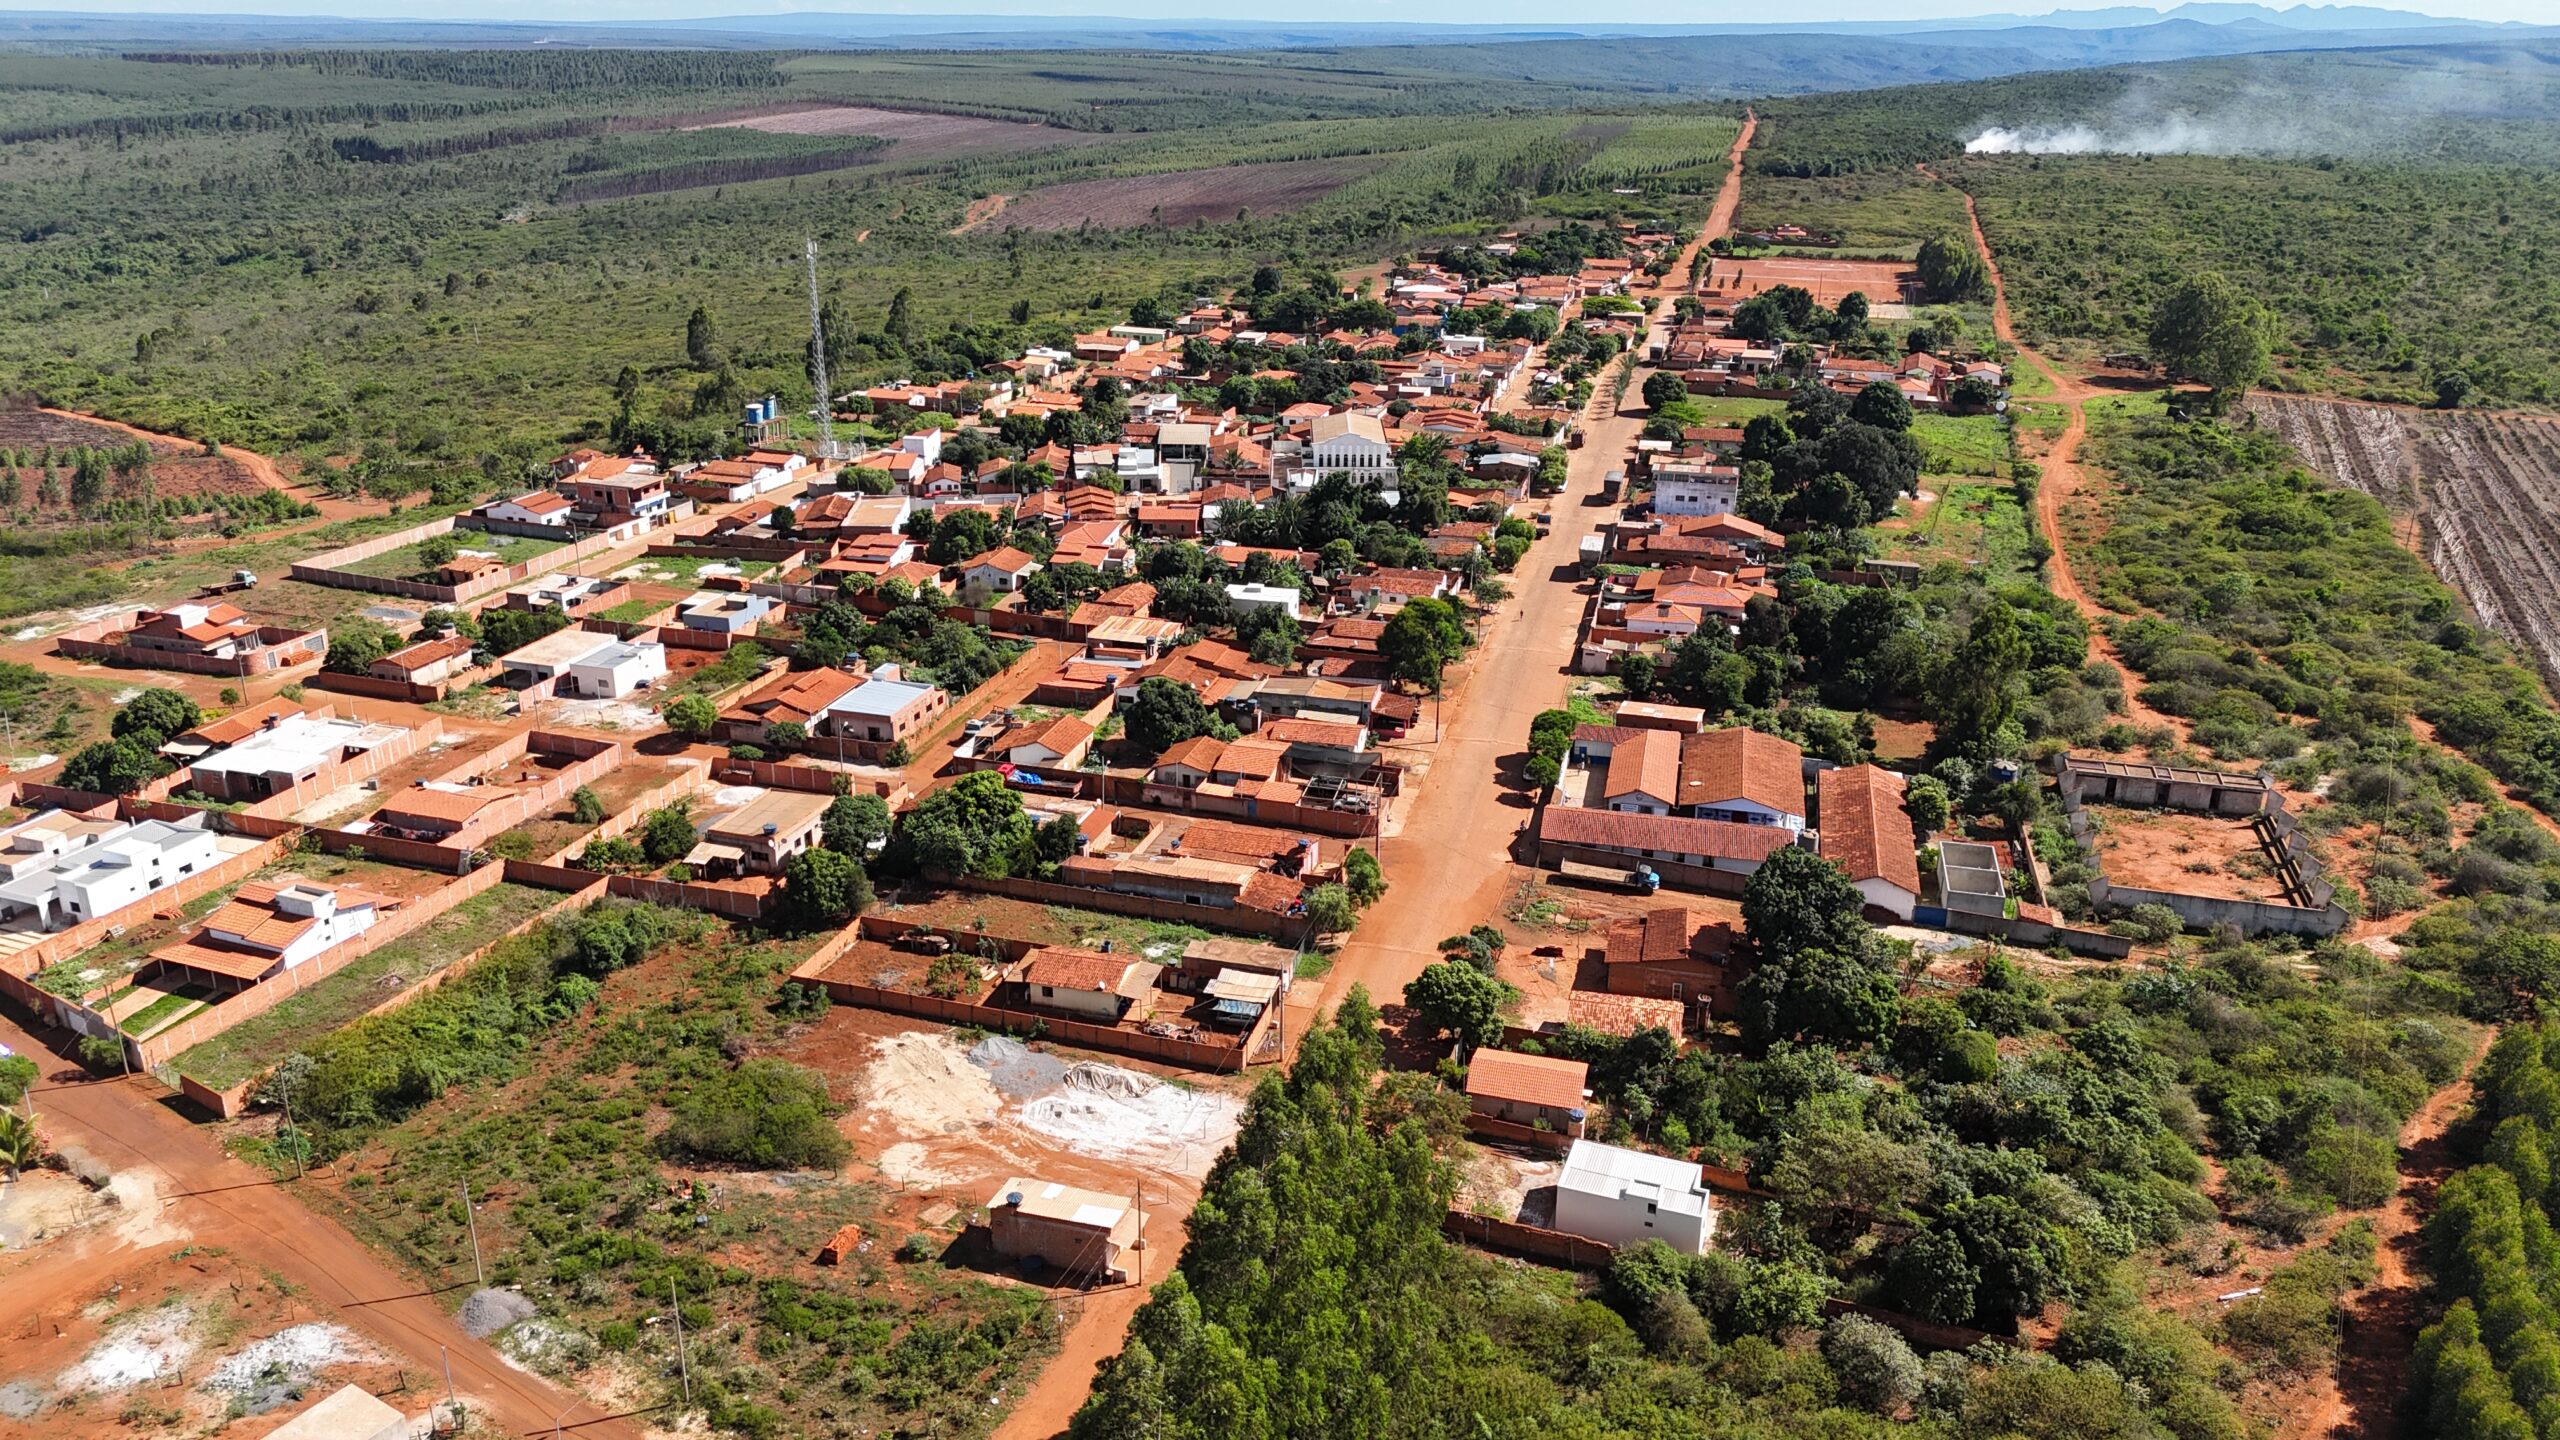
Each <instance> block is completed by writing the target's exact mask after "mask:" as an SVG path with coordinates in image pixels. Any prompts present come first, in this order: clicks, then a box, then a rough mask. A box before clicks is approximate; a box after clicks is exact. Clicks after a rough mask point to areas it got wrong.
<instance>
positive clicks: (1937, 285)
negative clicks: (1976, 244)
mask: <svg viewBox="0 0 2560 1440" xmlns="http://www.w3.org/2000/svg"><path fill="white" fill-rule="evenodd" d="M1918 268H1919V271H1920V288H1921V290H1922V292H1923V293H1924V294H1925V295H1926V296H1927V297H1928V299H1929V301H1930V302H1931V303H1933V304H1938V305H1951V304H1955V303H1956V302H1958V301H1963V300H1979V299H1981V298H1982V297H1984V296H1985V295H1988V294H1989V293H1991V267H1990V266H1989V265H1987V264H1985V263H1984V262H1983V259H1982V252H1981V251H1979V250H1976V249H1974V248H1973V242H1972V241H1971V240H1969V239H1967V238H1966V237H1964V236H1962V235H1955V234H1945V235H1932V236H1930V237H1929V238H1928V239H1926V240H1923V241H1921V242H1920V255H1919V260H1918Z"/></svg>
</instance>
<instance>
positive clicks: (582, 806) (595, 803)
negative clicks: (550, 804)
mask: <svg viewBox="0 0 2560 1440" xmlns="http://www.w3.org/2000/svg"><path fill="white" fill-rule="evenodd" d="M569 818H570V819H572V820H575V821H577V822H578V823H579V824H581V825H595V824H600V823H602V821H603V820H604V800H603V799H602V797H600V796H598V795H597V794H596V792H595V791H593V790H590V789H588V788H587V787H586V786H584V785H581V786H579V787H578V788H577V789H575V790H572V791H570V792H569Z"/></svg>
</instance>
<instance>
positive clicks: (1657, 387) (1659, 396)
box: [1643, 370, 1689, 410]
mask: <svg viewBox="0 0 2560 1440" xmlns="http://www.w3.org/2000/svg"><path fill="white" fill-rule="evenodd" d="M1643 395H1644V405H1645V408H1646V409H1648V410H1659V409H1661V408H1662V407H1663V406H1665V405H1669V404H1671V403H1673V402H1675V401H1679V400H1686V399H1688V398H1689V382H1688V381H1686V380H1684V379H1682V378H1681V377H1679V376H1678V375H1675V374H1673V373H1672V372H1670V371H1668V370H1656V371H1654V372H1653V373H1652V374H1650V375H1647V376H1646V377H1644V390H1643Z"/></svg>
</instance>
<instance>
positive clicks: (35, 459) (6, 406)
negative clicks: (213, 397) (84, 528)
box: [0, 399, 267, 519]
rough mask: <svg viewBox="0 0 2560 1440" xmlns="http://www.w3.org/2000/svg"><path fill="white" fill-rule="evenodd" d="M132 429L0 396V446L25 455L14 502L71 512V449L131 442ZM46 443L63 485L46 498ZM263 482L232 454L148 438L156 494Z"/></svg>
mask: <svg viewBox="0 0 2560 1440" xmlns="http://www.w3.org/2000/svg"><path fill="white" fill-rule="evenodd" d="M134 435H135V432H133V431H130V430H126V429H122V428H120V427H118V426H114V425H106V424H101V423H99V422H97V421H94V420H84V419H81V418H79V417H77V416H72V415H62V414H57V413H55V412H52V411H47V410H39V409H37V408H35V407H34V406H33V405H30V404H28V403H26V402H25V401H23V400H17V399H9V400H0V450H12V451H18V452H21V453H23V454H25V455H26V456H27V457H28V462H27V463H26V464H25V465H22V466H21V467H20V471H19V477H20V482H21V489H20V499H19V501H18V507H19V508H24V509H27V510H30V511H35V512H40V513H42V514H43V515H45V516H46V517H47V518H55V519H68V518H69V517H70V514H71V510H70V506H69V495H70V484H71V481H70V475H71V460H70V452H72V451H74V450H79V449H95V450H112V449H115V448H116V447H118V446H122V445H130V444H132V443H133V441H134ZM48 448H50V449H52V450H53V451H55V452H56V453H57V455H58V456H59V457H60V460H59V463H58V464H57V466H56V467H55V468H56V469H57V470H58V471H59V472H60V476H61V489H62V496H61V498H60V499H57V500H55V501H54V502H52V503H50V504H48V503H45V502H44V501H43V499H42V498H41V496H40V493H39V489H40V483H41V482H42V481H43V479H44V465H43V458H44V453H45V451H46V450H47V449H48ZM266 488H267V487H266V485H265V483H264V482H262V481H261V480H260V479H259V478H258V477H257V476H256V475H255V474H253V473H251V471H250V469H249V467H248V466H246V465H244V464H242V463H241V462H240V461H239V460H237V459H235V458H233V457H232V456H229V455H207V454H205V453H204V451H203V449H202V448H201V447H199V446H193V445H181V444H178V443H176V442H173V441H157V440H155V441H153V442H151V490H152V493H153V494H155V495H162V496H197V495H253V494H255V493H257V492H258V491H260V490H264V489H266ZM110 493H114V492H113V491H111V492H110Z"/></svg>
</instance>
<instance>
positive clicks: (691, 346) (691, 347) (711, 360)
mask: <svg viewBox="0 0 2560 1440" xmlns="http://www.w3.org/2000/svg"><path fill="white" fill-rule="evenodd" d="M684 359H685V363H686V364H688V365H691V366H692V367H693V368H694V369H696V370H708V369H710V368H711V367H712V366H714V365H717V364H719V363H720V336H719V333H718V331H716V330H715V329H714V328H713V326H712V324H711V311H710V310H709V309H708V308H707V307H705V306H701V305H696V306H694V307H693V313H692V314H691V315H688V316H686V317H685V321H684Z"/></svg>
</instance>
